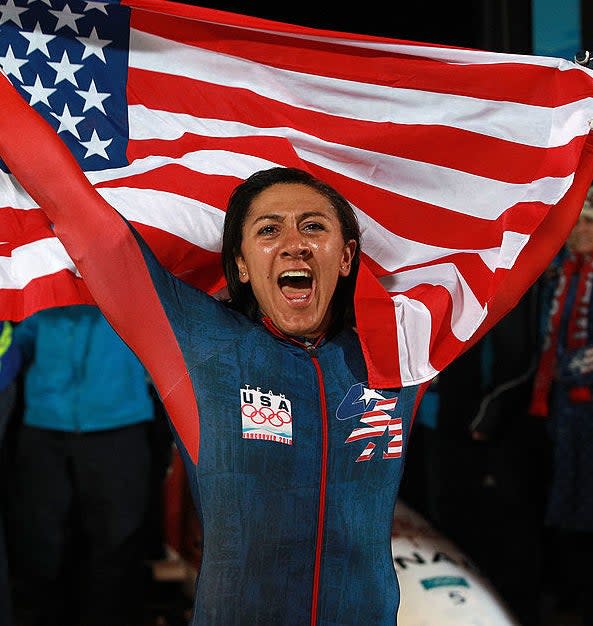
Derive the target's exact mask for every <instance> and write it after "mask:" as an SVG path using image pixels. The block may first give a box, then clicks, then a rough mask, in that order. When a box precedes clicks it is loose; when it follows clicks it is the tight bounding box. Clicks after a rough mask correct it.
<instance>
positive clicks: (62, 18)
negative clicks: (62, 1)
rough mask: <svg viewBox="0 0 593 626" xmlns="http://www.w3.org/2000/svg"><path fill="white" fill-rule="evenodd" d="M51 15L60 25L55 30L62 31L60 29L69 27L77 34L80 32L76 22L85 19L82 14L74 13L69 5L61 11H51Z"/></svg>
mask: <svg viewBox="0 0 593 626" xmlns="http://www.w3.org/2000/svg"><path fill="white" fill-rule="evenodd" d="M50 13H51V14H52V15H54V16H55V17H56V18H57V19H58V23H57V24H56V25H55V27H54V30H60V28H64V27H65V26H67V27H68V28H70V29H72V30H73V31H74V32H75V33H77V32H78V26H77V25H76V21H77V20H79V19H80V18H81V17H84V15H83V14H82V13H72V10H71V9H70V7H69V6H68V5H66V6H65V7H64V8H63V9H62V10H61V11H50Z"/></svg>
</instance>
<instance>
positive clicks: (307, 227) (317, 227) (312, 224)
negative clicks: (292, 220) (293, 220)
mask: <svg viewBox="0 0 593 626" xmlns="http://www.w3.org/2000/svg"><path fill="white" fill-rule="evenodd" d="M303 229H304V230H306V231H316V230H323V225H322V224H320V223H319V222H309V223H308V224H305V225H304V227H303Z"/></svg>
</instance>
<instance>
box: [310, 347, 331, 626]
mask: <svg viewBox="0 0 593 626" xmlns="http://www.w3.org/2000/svg"><path fill="white" fill-rule="evenodd" d="M307 352H308V353H309V356H310V357H311V361H312V362H313V365H314V367H315V371H316V372H317V380H318V383H319V400H320V402H321V475H320V485H319V511H318V513H317V540H316V543H315V566H314V570H313V596H312V601H311V621H310V626H316V624H317V612H318V610H319V582H320V577H321V553H322V550H323V539H324V526H325V496H326V491H327V453H328V433H327V405H326V401H325V385H324V382H323V373H322V371H321V366H320V365H319V359H318V358H317V352H316V349H315V346H314V345H311V346H307Z"/></svg>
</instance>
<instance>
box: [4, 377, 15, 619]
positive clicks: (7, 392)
mask: <svg viewBox="0 0 593 626" xmlns="http://www.w3.org/2000/svg"><path fill="white" fill-rule="evenodd" d="M15 398H16V385H15V384H14V383H13V384H12V385H10V386H9V387H7V388H6V389H3V390H2V391H0V451H2V442H3V440H4V432H5V431H6V425H7V423H8V419H9V418H10V415H11V413H12V409H13V407H14V404H15ZM2 452H3V451H2ZM0 461H1V462H2V463H3V461H4V456H3V455H2V457H1V459H0ZM3 469H4V467H2V470H3ZM2 470H0V471H2ZM2 473H3V474H4V472H2ZM4 487H5V483H4V482H2V484H0V489H1V493H2V498H1V501H0V624H2V626H12V623H13V615H12V602H11V592H10V586H9V579H8V561H7V555H6V543H5V537H4V520H3V513H4V506H5V501H4V500H5V498H4V495H5V494H4Z"/></svg>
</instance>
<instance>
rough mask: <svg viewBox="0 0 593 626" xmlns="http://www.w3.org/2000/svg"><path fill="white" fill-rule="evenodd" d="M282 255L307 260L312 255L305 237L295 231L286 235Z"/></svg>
mask: <svg viewBox="0 0 593 626" xmlns="http://www.w3.org/2000/svg"><path fill="white" fill-rule="evenodd" d="M283 244H284V245H283V250H282V255H284V256H291V257H297V258H298V257H300V258H305V257H307V256H309V254H310V253H311V248H310V246H309V244H308V242H307V240H306V238H305V237H304V235H303V234H302V233H301V232H300V231H298V230H294V231H291V232H290V233H287V234H286V237H285V239H284V242H283Z"/></svg>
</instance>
